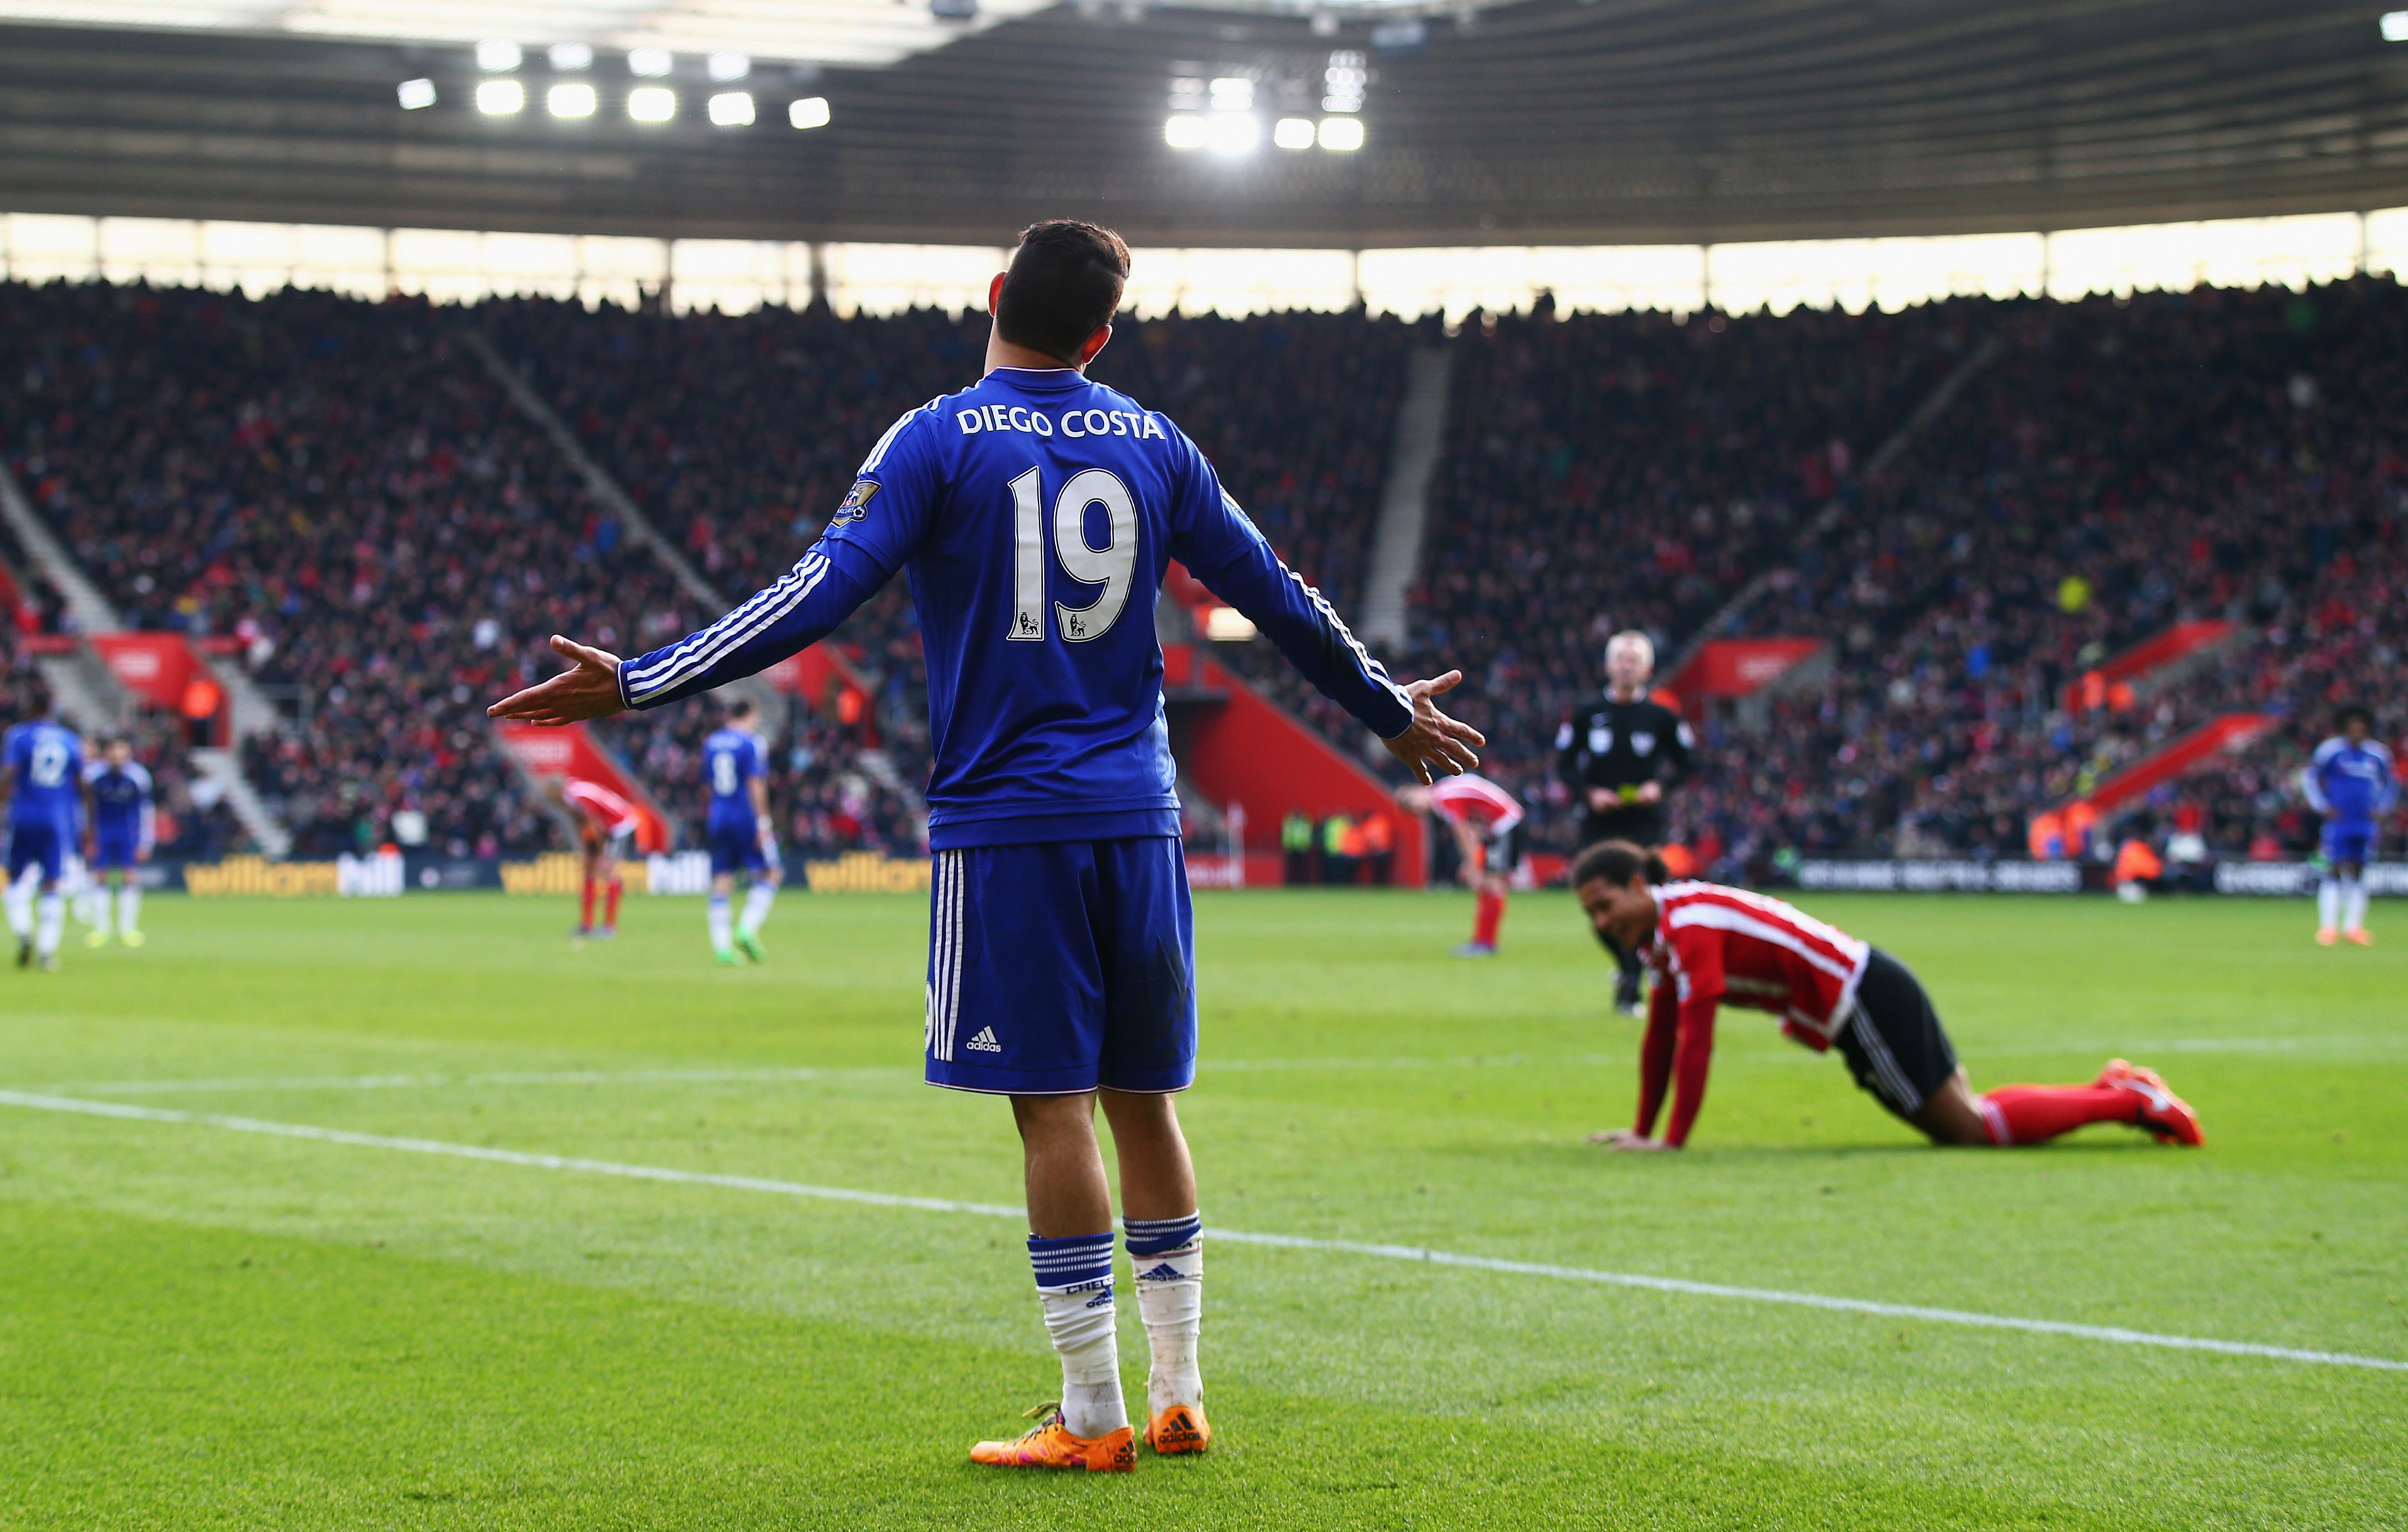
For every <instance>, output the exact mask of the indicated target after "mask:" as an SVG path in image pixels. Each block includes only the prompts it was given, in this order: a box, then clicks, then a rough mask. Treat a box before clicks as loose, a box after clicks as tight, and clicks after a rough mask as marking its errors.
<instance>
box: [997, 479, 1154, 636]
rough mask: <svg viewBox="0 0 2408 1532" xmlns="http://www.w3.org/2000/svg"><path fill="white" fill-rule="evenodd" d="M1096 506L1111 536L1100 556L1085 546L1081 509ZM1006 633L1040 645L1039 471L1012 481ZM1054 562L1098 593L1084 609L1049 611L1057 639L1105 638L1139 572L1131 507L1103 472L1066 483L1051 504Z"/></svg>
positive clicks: (1041, 549) (1125, 493)
mask: <svg viewBox="0 0 2408 1532" xmlns="http://www.w3.org/2000/svg"><path fill="white" fill-rule="evenodd" d="M1091 505H1100V506H1102V507H1103V508H1104V513H1105V515H1106V516H1108V517H1109V518H1111V535H1110V537H1109V538H1108V539H1107V541H1106V542H1105V543H1104V545H1103V546H1102V547H1100V548H1098V547H1096V546H1094V545H1092V544H1090V543H1089V542H1087V507H1089V506H1091ZM1011 512H1012V521H1011V525H1012V554H1011V577H1012V587H1011V588H1012V605H1011V632H1010V633H1008V634H1006V635H1005V636H1006V637H1008V638H1011V639H1012V640H1014V641H1016V642H1019V643H1044V642H1045V500H1044V488H1043V485H1042V484H1041V483H1040V482H1039V477H1038V470H1035V469H1033V468H1032V469H1030V470H1028V471H1027V472H1025V473H1024V474H1022V475H1021V476H1020V477H1019V478H1017V479H1014V480H1012V481H1011ZM1054 557H1055V558H1056V559H1058V560H1060V561H1061V565H1062V572H1063V573H1065V574H1067V575H1068V576H1069V577H1070V578H1071V579H1073V580H1076V581H1078V582H1080V583H1081V584H1082V585H1101V586H1103V587H1104V593H1103V594H1102V595H1100V596H1098V597H1097V598H1096V600H1094V601H1093V602H1092V603H1091V604H1089V605H1086V606H1077V607H1074V606H1065V605H1063V604H1062V603H1061V602H1059V601H1056V602H1054V614H1055V616H1056V618H1057V619H1058V620H1059V622H1060V624H1061V628H1062V636H1063V637H1064V638H1065V639H1067V640H1068V641H1069V642H1070V643H1085V642H1086V641H1087V640H1089V639H1097V638H1101V637H1103V636H1104V635H1105V634H1106V633H1108V632H1110V631H1111V627H1112V624H1113V623H1115V622H1117V621H1118V620H1120V614H1121V608H1122V607H1124V606H1125V605H1127V604H1128V597H1129V579H1130V576H1131V575H1132V574H1133V573H1134V572H1135V571H1136V570H1137V502H1136V500H1134V499H1131V498H1130V496H1129V492H1128V485H1126V484H1123V483H1121V481H1120V479H1119V477H1118V476H1117V475H1116V474H1113V473H1111V472H1110V471H1108V470H1104V469H1086V470H1082V471H1080V472H1078V473H1074V474H1072V475H1071V476H1070V482H1069V483H1068V484H1064V485H1063V486H1062V493H1061V494H1059V495H1057V496H1055V497H1054Z"/></svg>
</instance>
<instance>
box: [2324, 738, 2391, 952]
mask: <svg viewBox="0 0 2408 1532" xmlns="http://www.w3.org/2000/svg"><path fill="white" fill-rule="evenodd" d="M2373 734H2374V715H2373V714H2372V713H2370V712H2368V711H2367V710H2366V709H2365V708H2362V707H2359V706H2357V705H2356V704H2352V705H2351V706H2348V707H2345V708H2343V709H2342V710H2341V732H2340V733H2338V734H2336V735H2334V736H2333V737H2332V738H2331V739H2329V740H2327V741H2325V742H2324V743H2323V744H2319V745H2317V746H2316V753H2315V755H2314V756H2312V757H2310V758H2309V759H2308V764H2307V766H2306V767H2305V768H2304V769H2303V770H2301V772H2300V790H2301V791H2302V792H2304V793H2306V794H2307V798H2308V802H2309V804H2310V806H2312V807H2314V808H2315V811H2316V812H2317V813H2318V814H2321V815H2323V816H2324V817H2325V861H2326V864H2327V865H2326V869H2325V876H2324V882H2323V884H2322V885H2321V886H2320V887H2319V888H2318V889H2316V941H2317V943H2318V944H2319V945H2321V946H2324V947H2330V946H2332V945H2333V943H2334V942H2335V941H2338V940H2348V941H2351V942H2355V943H2357V944H2358V946H2359V947H2368V946H2372V944H2373V941H2374V938H2373V937H2372V936H2370V935H2368V934H2367V933H2366V863H2367V860H2368V859H2369V858H2370V857H2372V855H2373V852H2374V846H2375V841H2376V838H2377V836H2378V835H2379V833H2380V826H2381V821H2382V818H2383V816H2384V815H2386V814H2387V813H2389V812H2390V811H2391V805H2392V804H2394V803H2396V802H2399V801H2400V777H2399V775H2398V773H2395V772H2394V771H2393V770H2392V766H2391V752H2390V750H2388V749H2387V748H2386V747H2385V745H2384V744H2383V742H2382V741H2380V740H2377V739H2375V738H2373V737H2372V736H2373Z"/></svg>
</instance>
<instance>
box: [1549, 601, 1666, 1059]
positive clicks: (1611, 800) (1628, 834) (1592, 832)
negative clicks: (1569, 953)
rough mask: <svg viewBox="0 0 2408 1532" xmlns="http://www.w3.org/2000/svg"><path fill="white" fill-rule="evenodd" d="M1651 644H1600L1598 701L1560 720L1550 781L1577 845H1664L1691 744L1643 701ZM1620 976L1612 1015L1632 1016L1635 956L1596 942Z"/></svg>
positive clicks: (1628, 635)
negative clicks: (1573, 810) (1571, 813)
mask: <svg viewBox="0 0 2408 1532" xmlns="http://www.w3.org/2000/svg"><path fill="white" fill-rule="evenodd" d="M1655 672H1656V645H1655V644H1654V643H1651V642H1649V640H1648V637H1647V635H1646V634H1644V633H1642V632H1640V631H1639V630H1638V629H1626V630H1624V631H1622V632H1619V633H1616V634H1614V635H1613V637H1612V638H1610V639H1608V640H1607V641H1606V643H1605V701H1602V702H1599V703H1598V704H1596V705H1595V706H1593V707H1591V708H1589V709H1588V710H1587V711H1586V712H1584V713H1581V714H1578V715H1575V716H1573V717H1571V718H1570V719H1568V720H1566V721H1565V723H1564V726H1563V728H1562V729H1560V730H1556V732H1555V774H1556V775H1558V776H1560V777H1562V778H1563V780H1564V783H1565V785H1566V786H1567V787H1569V788H1571V790H1572V795H1573V796H1574V797H1575V798H1577V799H1579V800H1580V804H1581V829H1580V843H1581V845H1582V847H1583V848H1584V849H1585V848H1586V847H1588V846H1592V845H1596V844H1597V843H1598V842H1599V841H1628V842H1629V843H1630V844H1631V845H1638V846H1643V847H1645V848H1647V849H1649V850H1653V849H1655V848H1656V847H1657V846H1659V845H1663V844H1664V795H1665V794H1666V793H1668V792H1670V791H1671V790H1672V789H1673V788H1677V787H1679V786H1680V785H1681V784H1682V783H1684V782H1685V781H1687V780H1688V778H1689V773H1690V771H1691V769H1692V768H1693V767H1694V766H1695V764H1696V761H1697V745H1698V737H1697V735H1696V734H1694V733H1692V732H1690V730H1689V726H1688V725H1687V724H1686V723H1684V722H1683V721H1682V719H1681V715H1679V714H1677V713H1675V712H1673V711H1672V710H1671V709H1670V708H1669V707H1666V706H1665V705H1664V704H1663V703H1661V702H1658V701H1652V700H1651V699H1650V698H1649V697H1648V695H1647V680H1648V677H1649V676H1651V675H1653V674H1654V673H1655ZM1597 939H1598V941H1599V942H1600V943H1602V944H1603V945H1604V947H1605V949H1606V950H1607V951H1608V952H1611V953H1613V961H1615V962H1616V963H1617V964H1619V965H1620V967H1621V969H1622V974H1621V976H1620V977H1619V978H1617V979H1616V980H1615V981H1614V986H1613V1008H1614V1009H1615V1010H1618V1011H1620V1012H1621V1013H1622V1014H1623V1015H1625V1016H1637V1015H1638V1014H1639V954H1638V953H1636V952H1626V951H1624V950H1623V949H1622V948H1621V947H1617V946H1615V945H1614V942H1613V937H1611V936H1608V935H1606V934H1605V933H1604V932H1598V938H1597Z"/></svg>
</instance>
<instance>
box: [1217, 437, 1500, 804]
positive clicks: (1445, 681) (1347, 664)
mask: <svg viewBox="0 0 2408 1532" xmlns="http://www.w3.org/2000/svg"><path fill="white" fill-rule="evenodd" d="M1197 467H1198V469H1199V470H1200V469H1201V468H1202V461H1201V459H1200V458H1199V459H1198V460H1197ZM1204 476H1205V482H1206V483H1207V484H1210V470H1204ZM1200 498H1202V496H1201V494H1200V493H1199V499H1200ZM1173 552H1174V553H1175V554H1177V555H1178V556H1179V557H1180V558H1181V559H1183V561H1184V562H1185V563H1186V564H1187V567H1188V569H1189V570H1190V571H1193V572H1194V573H1195V575H1196V578H1197V579H1198V580H1201V581H1202V582H1203V583H1204V587H1205V588H1206V589H1207V590H1210V591H1211V592H1212V594H1213V595H1215V596H1218V597H1220V598H1221V599H1222V600H1225V601H1226V602H1228V603H1229V604H1230V605H1231V606H1234V607H1236V608H1237V609H1238V610H1239V611H1240V612H1242V613H1244V614H1246V617H1247V618H1248V620H1250V621H1251V622H1253V623H1254V627H1255V628H1256V629H1260V630H1261V631H1262V633H1263V634H1264V636H1266V637H1267V638H1269V640H1270V641H1271V643H1274V644H1276V645H1278V647H1279V651H1280V653H1281V654H1283V655H1284V656H1286V657H1287V661H1288V663H1289V664H1291V665H1294V666H1295V667H1296V668H1297V670H1298V671H1300V672H1303V675H1304V678H1305V679H1306V680H1308V681H1310V682H1312V684H1313V685H1314V686H1316V687H1320V688H1321V690H1322V692H1323V693H1324V694H1325V695H1326V696H1327V697H1329V698H1331V699H1332V700H1333V701H1337V702H1338V703H1339V704H1340V706H1342V707H1344V708H1345V709H1346V711H1347V712H1349V713H1352V714H1353V715H1355V717H1357V718H1359V719H1361V720H1362V721H1363V723H1364V725H1365V726H1366V727H1368V728H1369V730H1371V732H1373V733H1375V734H1377V735H1379V736H1380V738H1382V739H1383V740H1385V741H1386V742H1387V744H1388V752H1389V753H1390V754H1391V755H1393V756H1395V757H1396V758H1397V759H1398V760H1401V761H1403V762H1404V763H1405V764H1406V765H1408V766H1410V767H1412V770H1413V774H1414V775H1415V776H1417V777H1419V778H1420V779H1421V780H1422V781H1423V782H1424V783H1429V782H1432V781H1435V780H1437V779H1438V778H1439V777H1441V776H1455V775H1458V774H1460V773H1464V772H1468V771H1469V770H1471V769H1472V768H1473V767H1475V766H1477V765H1479V764H1480V756H1479V753H1478V747H1479V746H1481V745H1484V744H1487V743H1488V741H1487V740H1486V739H1484V737H1482V735H1481V733H1480V730H1476V729H1474V728H1472V727H1471V726H1470V725H1469V724H1467V723H1462V722H1459V721H1458V720H1456V719H1454V718H1450V717H1448V716H1447V715H1445V714H1444V713H1442V712H1441V711H1440V710H1439V706H1438V704H1437V703H1436V702H1434V701H1431V700H1430V699H1432V698H1433V697H1436V696H1438V695H1440V694H1441V693H1442V692H1447V691H1451V690H1453V689H1454V688H1455V686H1456V684H1457V683H1459V682H1460V681H1462V679H1463V672H1460V671H1449V672H1446V673H1445V674H1444V675H1440V676H1433V677H1431V678H1429V679H1428V680H1426V681H1415V682H1412V683H1411V684H1410V685H1407V686H1402V687H1400V686H1398V685H1397V683H1396V682H1395V681H1393V680H1391V679H1389V676H1388V672H1387V670H1386V668H1385V667H1383V665H1382V664H1381V663H1380V662H1379V661H1378V660H1376V659H1374V658H1371V655H1370V651H1369V650H1367V649H1365V648H1364V647H1363V645H1362V644H1361V643H1358V642H1356V640H1355V635H1354V634H1353V633H1352V632H1350V631H1348V629H1347V627H1346V625H1345V624H1344V623H1343V622H1340V620H1339V617H1338V614H1337V613H1336V612H1335V611H1333V610H1331V608H1330V605H1329V603H1328V601H1326V600H1324V599H1323V598H1322V594H1321V592H1319V591H1318V590H1315V589H1313V588H1312V586H1311V585H1306V584H1305V583H1304V581H1303V580H1301V579H1299V578H1298V577H1297V574H1296V571H1293V570H1291V569H1289V568H1288V567H1287V566H1286V565H1285V564H1283V563H1282V562H1281V561H1280V557H1279V555H1277V554H1276V553H1273V552H1272V551H1271V545H1270V544H1269V543H1268V542H1264V541H1263V536H1262V534H1261V533H1260V532H1258V531H1256V530H1255V529H1254V523H1252V522H1250V521H1248V520H1247V519H1246V517H1245V513H1243V512H1241V511H1240V510H1239V509H1238V508H1237V506H1236V504H1235V503H1234V502H1232V501H1230V500H1229V499H1227V498H1226V497H1225V496H1222V495H1221V494H1220V493H1219V486H1218V485H1217V484H1211V509H1210V510H1208V511H1206V512H1204V513H1202V515H1201V518H1200V524H1199V525H1197V526H1195V527H1192V528H1189V529H1188V530H1187V531H1186V532H1185V533H1184V534H1183V536H1181V537H1180V538H1179V539H1177V540H1176V542H1175V543H1174V547H1173Z"/></svg>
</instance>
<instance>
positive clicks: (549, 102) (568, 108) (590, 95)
mask: <svg viewBox="0 0 2408 1532" xmlns="http://www.w3.org/2000/svg"><path fill="white" fill-rule="evenodd" d="M543 104H544V105H545V106H547V107H549V108H552V115H553V116H554V117H591V116H593V115H594V107H595V97H594V87H593V86H591V85H554V86H553V87H552V89H551V90H549V91H546V92H545V93H544V96H543Z"/></svg>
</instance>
